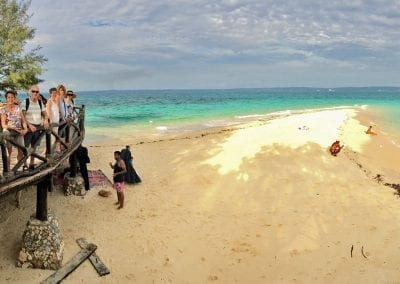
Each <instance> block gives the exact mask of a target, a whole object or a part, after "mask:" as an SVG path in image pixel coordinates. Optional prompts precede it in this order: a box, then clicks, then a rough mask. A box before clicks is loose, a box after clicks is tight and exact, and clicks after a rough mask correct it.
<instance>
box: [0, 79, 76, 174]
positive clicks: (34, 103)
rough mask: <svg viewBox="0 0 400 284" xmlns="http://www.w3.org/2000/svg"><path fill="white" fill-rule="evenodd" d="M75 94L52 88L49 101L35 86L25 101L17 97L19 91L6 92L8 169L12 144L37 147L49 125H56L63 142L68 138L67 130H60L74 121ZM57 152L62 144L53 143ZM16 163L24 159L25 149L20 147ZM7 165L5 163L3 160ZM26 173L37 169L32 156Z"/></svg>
mask: <svg viewBox="0 0 400 284" xmlns="http://www.w3.org/2000/svg"><path fill="white" fill-rule="evenodd" d="M74 98H75V94H74V92H73V91H70V90H69V91H66V88H65V86H63V85H59V86H57V88H50V90H49V98H48V99H46V98H45V97H44V96H43V95H41V94H40V90H39V86H37V85H33V86H32V87H31V88H30V89H29V94H28V97H27V98H26V99H25V100H22V101H21V100H19V99H18V98H17V92H15V91H14V90H7V91H6V92H5V103H0V117H1V129H2V132H3V136H4V137H7V138H8V139H7V140H8V141H7V140H6V148H7V154H8V159H7V162H8V169H9V168H10V160H11V153H12V148H13V145H12V143H10V141H13V142H14V143H15V144H18V145H22V146H25V147H28V148H29V147H34V145H35V144H36V142H37V140H38V138H39V137H40V135H41V131H43V129H48V128H49V126H50V125H52V124H56V125H57V126H54V128H53V131H55V132H56V133H57V134H58V136H59V137H60V139H65V138H66V135H67V134H66V131H65V127H58V125H63V124H65V123H67V122H69V121H73V120H74V119H75V112H74V107H75V106H74ZM54 143H55V146H56V151H58V152H59V151H60V149H61V145H60V141H58V140H55V141H54ZM17 149H18V153H17V160H18V161H20V160H21V159H22V156H23V152H22V149H21V148H20V147H17ZM3 162H4V161H3ZM23 168H24V170H28V169H33V168H34V157H33V156H32V155H31V157H30V160H29V165H28V163H27V162H25V163H24V166H23Z"/></svg>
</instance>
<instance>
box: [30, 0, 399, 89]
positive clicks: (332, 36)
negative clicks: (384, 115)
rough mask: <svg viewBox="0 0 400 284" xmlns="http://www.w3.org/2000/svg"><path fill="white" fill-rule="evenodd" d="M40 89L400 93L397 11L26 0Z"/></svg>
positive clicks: (367, 4) (226, 1)
mask: <svg viewBox="0 0 400 284" xmlns="http://www.w3.org/2000/svg"><path fill="white" fill-rule="evenodd" d="M30 12H31V13H32V14H33V16H32V18H31V21H30V25H31V26H33V27H35V28H36V36H35V39H34V40H33V42H31V43H29V45H31V46H35V45H37V44H39V45H41V46H42V50H41V53H42V54H43V55H45V56H46V57H47V58H48V60H49V61H48V62H47V63H46V65H45V68H46V69H47V71H46V72H45V73H43V75H42V78H43V79H45V82H44V83H43V84H42V87H43V88H45V89H47V88H48V87H50V86H54V85H57V84H59V83H64V84H66V85H67V88H70V89H74V90H100V89H107V90H109V89H182V88H185V89H186V88H189V89H190V88H253V87H303V86H308V87H339V86H400V80H399V78H400V77H399V73H400V72H399V71H400V2H399V1H395V0H393V1H392V0H379V1H372V0H371V1H358V0H350V1H346V0H343V1H336V0H333V1H328V0H298V1H290V0H288V1H275V0H257V1H256V0H248V1H240V0H220V1H215V0H214V1H211V0H210V1H209V0H177V1H149V0H147V1H136V0H135V1H133V0H125V1H122V0H113V1H109V0H96V1H81V0H68V1H67V0H52V1H50V0H40V1H39V0H33V1H32V4H31V7H30Z"/></svg>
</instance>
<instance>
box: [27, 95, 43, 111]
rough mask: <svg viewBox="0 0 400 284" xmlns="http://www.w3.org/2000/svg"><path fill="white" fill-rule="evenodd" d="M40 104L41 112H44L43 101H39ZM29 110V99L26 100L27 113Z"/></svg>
mask: <svg viewBox="0 0 400 284" xmlns="http://www.w3.org/2000/svg"><path fill="white" fill-rule="evenodd" d="M38 102H39V107H40V112H42V111H43V110H42V108H43V107H42V100H38ZM28 108H29V98H26V100H25V111H28Z"/></svg>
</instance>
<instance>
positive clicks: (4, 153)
mask: <svg viewBox="0 0 400 284" xmlns="http://www.w3.org/2000/svg"><path fill="white" fill-rule="evenodd" d="M1 159H2V161H3V172H4V173H6V172H8V158H7V149H6V145H4V144H1Z"/></svg>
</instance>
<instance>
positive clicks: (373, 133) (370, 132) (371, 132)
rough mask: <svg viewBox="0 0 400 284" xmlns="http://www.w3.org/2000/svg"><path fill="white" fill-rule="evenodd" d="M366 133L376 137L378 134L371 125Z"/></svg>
mask: <svg viewBox="0 0 400 284" xmlns="http://www.w3.org/2000/svg"><path fill="white" fill-rule="evenodd" d="M365 133H367V134H370V135H376V132H375V131H373V130H372V125H370V126H369V127H368V129H367V131H365Z"/></svg>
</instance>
